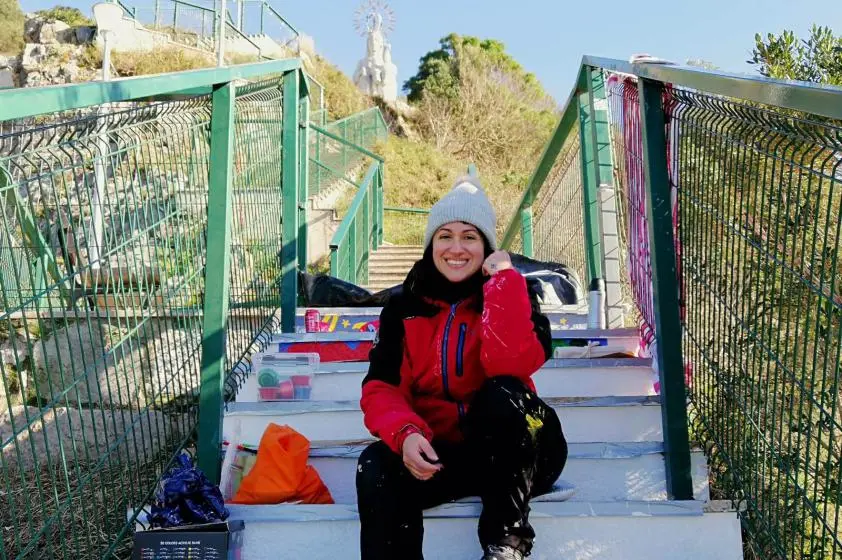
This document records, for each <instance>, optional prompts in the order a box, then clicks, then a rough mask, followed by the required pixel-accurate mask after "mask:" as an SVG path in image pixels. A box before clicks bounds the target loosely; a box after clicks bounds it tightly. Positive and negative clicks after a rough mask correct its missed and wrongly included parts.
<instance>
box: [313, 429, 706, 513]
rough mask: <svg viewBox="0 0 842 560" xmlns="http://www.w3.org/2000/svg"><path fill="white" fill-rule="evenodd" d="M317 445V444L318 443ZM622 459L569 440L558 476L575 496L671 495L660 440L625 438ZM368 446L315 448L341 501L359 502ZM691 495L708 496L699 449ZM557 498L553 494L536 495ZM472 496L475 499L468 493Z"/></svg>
mask: <svg viewBox="0 0 842 560" xmlns="http://www.w3.org/2000/svg"><path fill="white" fill-rule="evenodd" d="M316 445H318V443H316ZM616 445H617V446H623V447H625V449H626V450H627V451H626V455H627V456H625V457H622V458H614V459H609V458H603V457H599V456H594V454H593V453H590V448H591V447H593V446H594V444H575V443H574V444H570V445H569V446H568V448H569V449H568V451H569V455H568V459H567V465H566V466H565V468H564V472H562V474H561V477H560V482H562V481H563V482H562V484H561V486H563V487H569V486H570V485H572V486H573V489H574V492H573V495H572V496H571V497H570V498H569V499H570V500H571V501H586V502H609V501H635V500H638V501H656V500H666V499H667V497H668V496H667V489H666V482H665V481H666V471H665V467H664V456H663V454H661V453H657V452H655V453H653V452H651V451H653V450H655V449H662V446H661V445H660V444H652V443H644V444H637V443H625V444H616ZM365 447H366V445H365V444H362V445H339V446H331V447H320V448H316V449H311V453H310V464H311V465H313V466H314V467H315V468H316V470H317V471H318V473H319V475H320V476H321V477H322V480H323V481H324V483H325V484H326V485H327V487H328V489H330V493H331V495H332V496H333V499H334V501H335V502H336V503H338V504H356V503H357V492H356V485H355V477H356V470H357V459H358V458H359V455H360V452H362V450H363V449H365ZM691 464H692V471H691V474H692V478H693V497H694V498H695V499H696V500H700V501H708V499H709V497H710V493H709V490H708V470H707V461H706V458H705V456H704V454H703V453H702V452H700V451H696V452H693V453H692V455H691ZM536 499H538V500H541V501H546V500H548V499H553V496H552V495H549V496H542V497H539V498H536ZM468 501H477V498H469V499H468Z"/></svg>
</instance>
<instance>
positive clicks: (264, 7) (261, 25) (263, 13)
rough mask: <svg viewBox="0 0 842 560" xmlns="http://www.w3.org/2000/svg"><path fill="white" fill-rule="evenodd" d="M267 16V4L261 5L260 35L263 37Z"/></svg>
mask: <svg viewBox="0 0 842 560" xmlns="http://www.w3.org/2000/svg"><path fill="white" fill-rule="evenodd" d="M265 14H266V4H264V3H263V2H261V3H260V34H261V35H263V20H264V17H265Z"/></svg>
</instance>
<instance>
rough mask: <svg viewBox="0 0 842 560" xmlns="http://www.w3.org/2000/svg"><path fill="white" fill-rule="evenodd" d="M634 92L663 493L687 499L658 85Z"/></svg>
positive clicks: (642, 85)
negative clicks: (661, 440) (646, 228)
mask: <svg viewBox="0 0 842 560" xmlns="http://www.w3.org/2000/svg"><path fill="white" fill-rule="evenodd" d="M638 89H639V92H640V113H641V115H640V122H641V129H642V135H643V169H644V174H645V176H646V192H647V196H646V216H647V219H648V220H649V247H650V257H649V258H650V260H651V267H652V297H653V299H654V304H655V325H654V327H655V335H656V337H657V356H658V375H659V377H660V382H661V421H662V423H663V427H664V456H665V461H666V477H667V493H668V494H669V496H670V498H671V499H675V500H691V499H693V481H692V479H691V477H690V443H689V439H688V435H687V397H686V394H685V387H684V361H683V358H682V350H681V337H682V327H681V317H680V315H679V310H678V304H679V302H678V279H677V276H676V260H675V259H676V256H675V239H674V232H673V220H672V197H671V196H670V182H669V174H668V171H667V140H666V130H665V118H664V107H663V92H664V86H663V84H661V83H660V82H655V81H652V80H648V79H645V78H642V79H640V80H639V81H638Z"/></svg>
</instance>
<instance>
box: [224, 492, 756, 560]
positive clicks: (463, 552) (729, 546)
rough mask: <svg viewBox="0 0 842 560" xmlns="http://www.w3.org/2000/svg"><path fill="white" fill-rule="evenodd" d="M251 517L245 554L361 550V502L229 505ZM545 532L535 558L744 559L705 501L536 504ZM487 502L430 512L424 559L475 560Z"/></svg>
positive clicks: (731, 526) (728, 515) (259, 557)
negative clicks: (479, 525)
mask: <svg viewBox="0 0 842 560" xmlns="http://www.w3.org/2000/svg"><path fill="white" fill-rule="evenodd" d="M228 508H229V510H230V512H231V519H242V520H243V521H245V527H246V528H245V543H244V552H245V554H246V556H245V558H248V559H249V560H270V559H271V560H276V559H279V558H283V559H287V558H289V559H293V558H295V559H298V558H302V559H303V558H306V559H307V560H353V559H357V558H359V557H360V555H359V520H358V517H357V513H356V510H355V507H353V506H347V505H329V506H291V505H274V506H239V505H230V506H228ZM531 509H532V513H531V516H530V521H531V523H532V525H533V527H534V528H535V531H536V533H537V537H536V539H535V548H534V549H533V551H532V555H531V556H530V557H529V558H530V560H567V559H571V560H572V559H576V560H578V559H600V560H635V559H641V560H642V559H646V560H675V559H677V558H680V559H682V560H742V557H743V555H742V544H741V534H740V523H739V520H738V518H737V515H736V513H734V512H730V511H729V512H724V513H705V512H704V510H703V504H702V503H701V502H696V501H690V502H544V503H541V502H533V503H532V504H531ZM479 511H480V505H479V504H473V503H471V504H466V503H457V504H447V505H444V506H440V507H438V508H433V509H431V510H427V511H426V512H425V515H424V517H425V520H424V529H425V535H424V556H425V558H428V559H431V560H475V559H477V558H479V557H480V556H481V555H482V552H481V550H480V548H479V544H478V542H477V537H476V526H477V519H478V515H479Z"/></svg>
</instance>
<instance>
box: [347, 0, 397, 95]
mask: <svg viewBox="0 0 842 560" xmlns="http://www.w3.org/2000/svg"><path fill="white" fill-rule="evenodd" d="M384 14H385V18H384ZM355 17H356V21H355V25H356V27H357V30H358V31H359V32H360V33H361V34H362V33H365V35H366V55H365V58H363V59H362V60H360V62H359V64H357V69H356V71H355V72H354V83H355V84H356V85H357V87H358V88H360V90H362V92H363V93H365V94H366V95H373V96H377V97H382V98H383V99H384V100H385V101H390V102H394V101H395V100H396V99H397V97H398V67H397V66H395V64H394V63H393V62H392V45H390V44H389V43H388V42H387V41H386V35H387V34H388V33H389V32H390V31H391V30H392V28H393V27H394V15H393V14H392V11H391V9H390V8H389V6H388V5H387V4H386V3H385V2H383V1H382V0H368V2H366V3H365V4H363V5H362V6H360V8H359V9H358V10H357V14H356V16H355Z"/></svg>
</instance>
